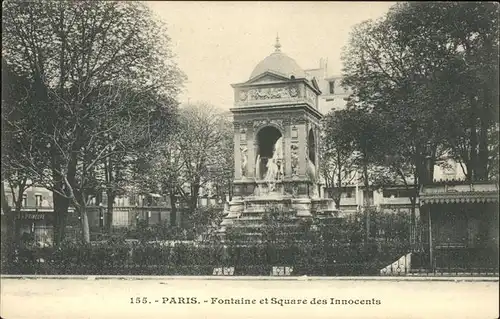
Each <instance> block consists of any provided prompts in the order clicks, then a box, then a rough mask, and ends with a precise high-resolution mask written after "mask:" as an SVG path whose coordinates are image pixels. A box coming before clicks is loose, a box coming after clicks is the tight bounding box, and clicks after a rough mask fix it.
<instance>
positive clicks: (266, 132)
mask: <svg viewBox="0 0 500 319" xmlns="http://www.w3.org/2000/svg"><path fill="white" fill-rule="evenodd" d="M283 136H284V135H283V132H282V131H281V129H280V128H279V127H278V126H276V125H272V124H270V123H269V124H267V125H264V126H262V127H260V128H259V129H258V130H257V131H256V133H255V161H256V162H255V172H256V174H255V176H256V178H258V179H262V178H263V176H265V174H266V172H267V169H266V166H267V161H268V160H269V159H270V158H272V157H273V156H274V147H275V145H276V142H278V140H279V139H280V138H281V137H283ZM282 143H283V142H282ZM280 147H281V150H283V144H282V145H281V146H280Z"/></svg>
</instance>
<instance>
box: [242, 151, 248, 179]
mask: <svg viewBox="0 0 500 319" xmlns="http://www.w3.org/2000/svg"><path fill="white" fill-rule="evenodd" d="M240 151H241V168H240V169H241V177H246V176H247V164H248V148H246V147H245V146H241V147H240Z"/></svg>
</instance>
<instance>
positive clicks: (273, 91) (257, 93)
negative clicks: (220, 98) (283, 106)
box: [240, 87, 297, 100]
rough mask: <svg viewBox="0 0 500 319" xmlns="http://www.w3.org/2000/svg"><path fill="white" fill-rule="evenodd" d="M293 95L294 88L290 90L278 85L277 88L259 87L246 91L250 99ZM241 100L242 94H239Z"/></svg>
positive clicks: (294, 92) (282, 97)
mask: <svg viewBox="0 0 500 319" xmlns="http://www.w3.org/2000/svg"><path fill="white" fill-rule="evenodd" d="M292 94H294V95H293V96H296V95H297V93H296V89H295V90H291V89H289V88H288V87H279V88H261V89H251V90H249V91H248V95H249V96H250V98H251V99H252V100H269V99H284V98H290V97H292ZM240 99H241V100H245V99H246V95H245V98H244V99H243V98H242V96H240Z"/></svg>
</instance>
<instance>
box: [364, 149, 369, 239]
mask: <svg viewBox="0 0 500 319" xmlns="http://www.w3.org/2000/svg"><path fill="white" fill-rule="evenodd" d="M363 183H364V196H363V210H364V215H365V227H366V229H365V243H367V242H368V240H369V239H370V208H369V206H370V205H369V204H370V202H369V198H368V193H369V188H370V183H369V180H368V163H367V159H366V153H365V155H364V159H363Z"/></svg>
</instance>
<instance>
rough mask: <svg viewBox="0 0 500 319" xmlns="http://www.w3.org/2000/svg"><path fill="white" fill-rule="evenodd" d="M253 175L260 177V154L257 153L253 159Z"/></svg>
mask: <svg viewBox="0 0 500 319" xmlns="http://www.w3.org/2000/svg"><path fill="white" fill-rule="evenodd" d="M255 177H256V178H258V179H260V154H258V155H257V160H256V161H255Z"/></svg>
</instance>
